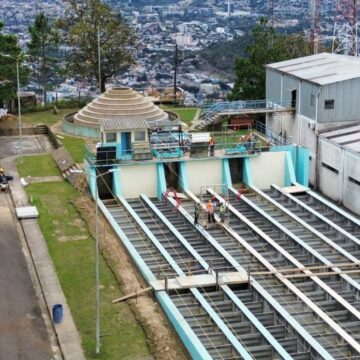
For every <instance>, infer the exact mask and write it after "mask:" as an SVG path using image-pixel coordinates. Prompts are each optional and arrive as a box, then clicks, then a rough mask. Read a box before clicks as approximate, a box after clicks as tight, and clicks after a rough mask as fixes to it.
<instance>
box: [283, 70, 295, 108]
mask: <svg viewBox="0 0 360 360" xmlns="http://www.w3.org/2000/svg"><path fill="white" fill-rule="evenodd" d="M299 82H300V80H299V79H297V78H294V77H291V76H287V75H284V76H283V101H291V91H292V90H296V107H297V108H298V107H299ZM279 86H280V80H279Z"/></svg>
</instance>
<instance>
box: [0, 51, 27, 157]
mask: <svg viewBox="0 0 360 360" xmlns="http://www.w3.org/2000/svg"><path fill="white" fill-rule="evenodd" d="M0 56H2V57H6V58H9V59H13V60H15V61H16V83H17V98H18V117H19V137H20V162H21V163H22V162H23V143H22V121H21V99H20V72H19V60H20V59H22V58H23V57H24V56H26V55H23V54H22V53H21V54H19V55H18V56H11V55H9V54H0Z"/></svg>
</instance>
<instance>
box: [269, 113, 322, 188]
mask: <svg viewBox="0 0 360 360" xmlns="http://www.w3.org/2000/svg"><path fill="white" fill-rule="evenodd" d="M267 126H268V127H270V128H271V129H273V130H274V132H275V133H276V134H278V135H281V134H282V136H283V137H284V138H285V139H287V140H288V141H289V142H290V143H294V144H299V145H302V146H304V147H306V148H308V149H309V152H310V156H311V159H312V160H311V161H310V163H309V166H310V169H309V181H310V183H311V184H314V182H315V167H316V151H317V150H316V141H317V140H316V132H315V130H316V129H315V122H314V121H313V120H311V119H309V118H307V117H305V116H302V115H294V114H277V115H274V116H268V118H267Z"/></svg>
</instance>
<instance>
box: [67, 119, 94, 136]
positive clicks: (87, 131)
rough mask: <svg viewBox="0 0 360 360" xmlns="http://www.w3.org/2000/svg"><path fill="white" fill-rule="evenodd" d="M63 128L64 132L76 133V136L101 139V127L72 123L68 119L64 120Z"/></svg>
mask: <svg viewBox="0 0 360 360" xmlns="http://www.w3.org/2000/svg"><path fill="white" fill-rule="evenodd" d="M61 127H62V129H63V131H64V132H66V133H68V134H71V135H76V136H83V137H90V138H94V139H99V140H100V129H96V128H92V127H85V126H79V125H74V124H71V123H69V122H67V121H64V120H63V121H62V126H61Z"/></svg>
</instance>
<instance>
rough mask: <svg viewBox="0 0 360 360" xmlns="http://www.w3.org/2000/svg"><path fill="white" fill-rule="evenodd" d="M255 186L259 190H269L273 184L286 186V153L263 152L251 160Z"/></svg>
mask: <svg viewBox="0 0 360 360" xmlns="http://www.w3.org/2000/svg"><path fill="white" fill-rule="evenodd" d="M250 171H251V178H252V181H253V184H254V185H255V186H256V187H258V188H259V189H268V188H270V185H271V184H276V185H279V186H284V182H285V152H283V151H281V152H263V153H261V155H260V156H257V157H252V158H250Z"/></svg>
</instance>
